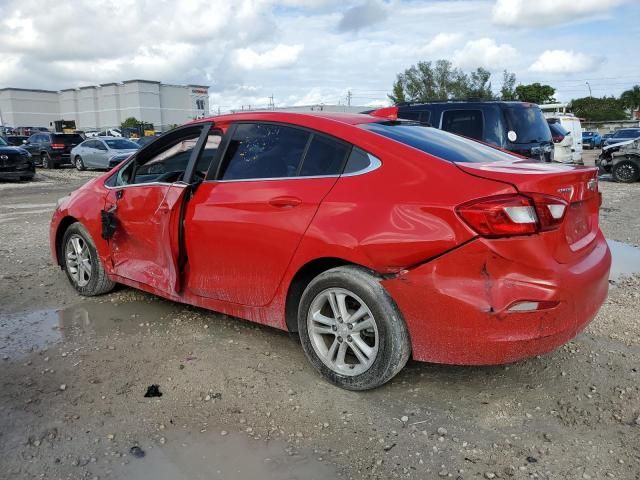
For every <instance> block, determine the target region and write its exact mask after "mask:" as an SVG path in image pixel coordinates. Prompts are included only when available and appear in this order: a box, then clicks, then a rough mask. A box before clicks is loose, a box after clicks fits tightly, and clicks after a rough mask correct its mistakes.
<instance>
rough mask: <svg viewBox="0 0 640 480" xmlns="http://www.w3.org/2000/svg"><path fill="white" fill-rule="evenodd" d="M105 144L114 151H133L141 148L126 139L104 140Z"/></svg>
mask: <svg viewBox="0 0 640 480" xmlns="http://www.w3.org/2000/svg"><path fill="white" fill-rule="evenodd" d="M104 143H106V144H107V145H108V146H109V148H110V149H112V150H133V149H135V148H140V145H138V144H137V143H135V142H132V141H131V140H127V139H126V138H118V139H115V140H104Z"/></svg>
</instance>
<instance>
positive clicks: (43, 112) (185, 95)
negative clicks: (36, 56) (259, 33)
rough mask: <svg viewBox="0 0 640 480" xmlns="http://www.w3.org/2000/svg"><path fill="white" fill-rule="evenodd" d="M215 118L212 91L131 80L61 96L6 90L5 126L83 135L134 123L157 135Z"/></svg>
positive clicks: (2, 97) (0, 99) (1, 114)
mask: <svg viewBox="0 0 640 480" xmlns="http://www.w3.org/2000/svg"><path fill="white" fill-rule="evenodd" d="M207 115H209V87H207V86H204V85H168V84H164V83H160V82H156V81H151V80H126V81H124V82H122V83H115V82H114V83H103V84H101V85H91V86H87V87H80V88H69V89H65V90H61V91H59V92H58V91H52V90H30V89H24V88H1V89H0V124H2V125H5V126H11V127H47V128H51V126H52V123H53V122H54V121H55V120H75V121H76V126H77V128H78V129H79V130H87V129H93V128H97V129H100V130H102V129H105V128H111V127H118V126H120V123H122V121H124V120H125V119H126V118H128V117H135V118H136V119H137V120H141V121H144V122H148V123H152V124H153V125H154V127H155V129H156V130H157V131H164V130H167V129H168V127H169V126H171V125H174V124H178V125H180V124H183V123H185V122H187V121H189V120H193V119H194V118H198V117H203V116H207Z"/></svg>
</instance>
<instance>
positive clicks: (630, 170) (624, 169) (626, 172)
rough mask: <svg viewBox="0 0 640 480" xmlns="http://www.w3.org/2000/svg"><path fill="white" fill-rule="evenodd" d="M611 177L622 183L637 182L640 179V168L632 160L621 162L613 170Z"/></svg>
mask: <svg viewBox="0 0 640 480" xmlns="http://www.w3.org/2000/svg"><path fill="white" fill-rule="evenodd" d="M611 176H612V177H613V179H614V180H615V181H616V182H620V183H634V182H637V181H638V180H639V179H640V166H639V165H638V163H637V162H634V161H632V160H621V161H619V162H618V163H616V164H615V165H614V166H613V168H612V169H611Z"/></svg>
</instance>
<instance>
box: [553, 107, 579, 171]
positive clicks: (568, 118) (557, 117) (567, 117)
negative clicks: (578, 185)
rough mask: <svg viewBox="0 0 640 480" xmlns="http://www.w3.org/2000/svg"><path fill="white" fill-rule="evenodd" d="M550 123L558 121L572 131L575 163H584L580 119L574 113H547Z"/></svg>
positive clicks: (572, 156)
mask: <svg viewBox="0 0 640 480" xmlns="http://www.w3.org/2000/svg"><path fill="white" fill-rule="evenodd" d="M547 120H548V121H549V123H558V124H560V125H561V126H562V128H564V129H565V130H566V131H568V132H570V133H571V137H570V138H571V141H572V145H571V159H572V161H573V163H576V164H578V165H582V163H583V162H582V125H581V123H580V119H579V118H578V117H576V116H575V115H573V114H572V113H551V114H547Z"/></svg>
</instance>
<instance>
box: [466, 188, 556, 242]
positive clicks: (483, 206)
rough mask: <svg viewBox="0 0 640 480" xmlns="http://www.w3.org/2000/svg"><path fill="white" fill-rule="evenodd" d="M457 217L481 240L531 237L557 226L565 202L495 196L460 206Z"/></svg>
mask: <svg viewBox="0 0 640 480" xmlns="http://www.w3.org/2000/svg"><path fill="white" fill-rule="evenodd" d="M456 211H457V212H458V215H460V217H461V218H462V219H463V220H464V221H465V222H466V223H467V225H469V226H470V227H471V228H472V229H473V230H475V231H476V232H478V233H479V234H480V235H482V236H483V237H488V238H497V237H509V236H514V235H531V234H534V233H538V232H544V231H548V230H554V229H556V228H558V227H559V226H560V224H561V223H562V220H563V219H564V215H565V213H566V211H567V202H566V201H564V200H563V199H561V198H556V197H552V196H549V195H542V194H537V193H533V194H526V195H518V194H514V195H498V196H495V197H488V198H482V199H480V200H474V201H472V202H468V203H465V204H463V205H460V206H459V207H458V208H457V209H456Z"/></svg>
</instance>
